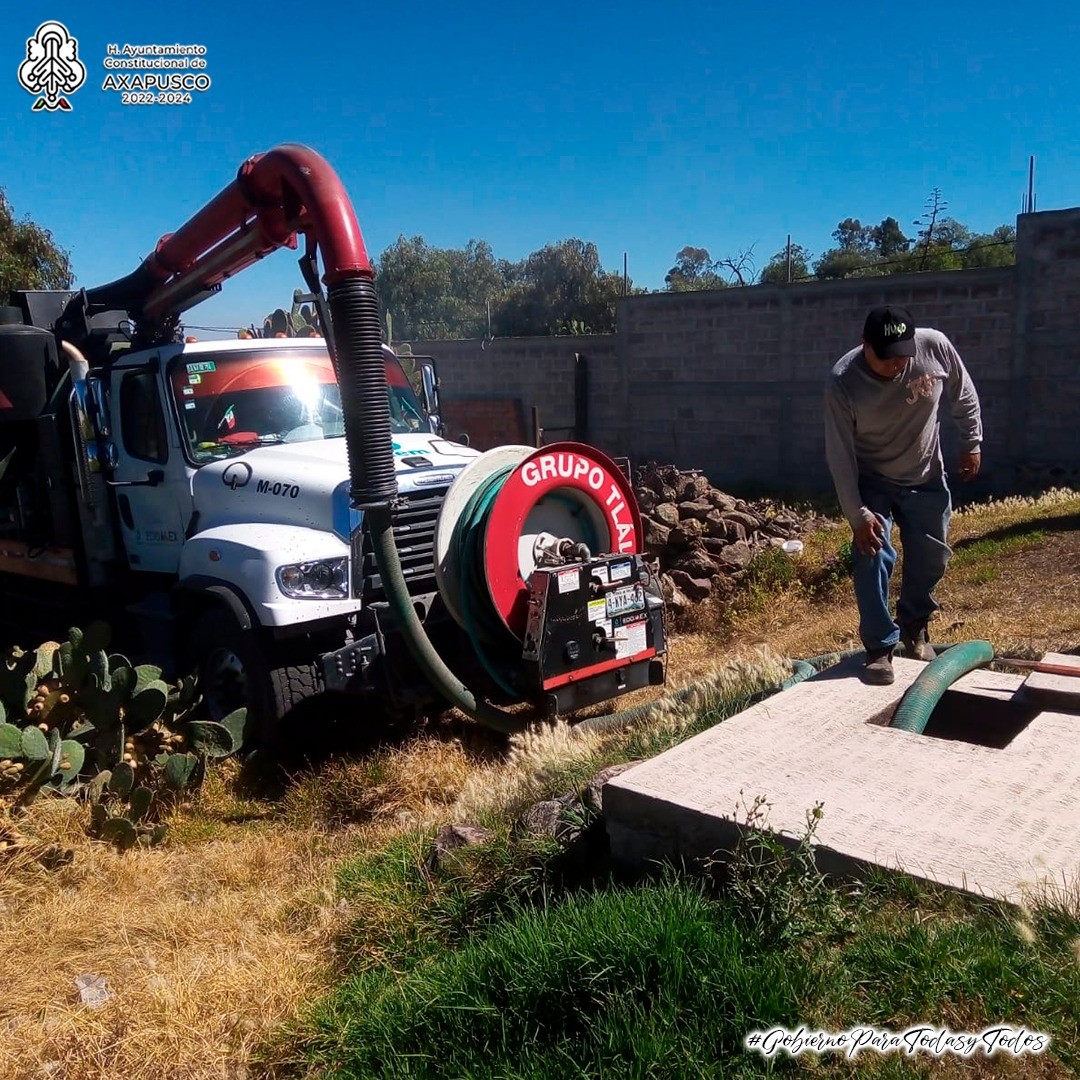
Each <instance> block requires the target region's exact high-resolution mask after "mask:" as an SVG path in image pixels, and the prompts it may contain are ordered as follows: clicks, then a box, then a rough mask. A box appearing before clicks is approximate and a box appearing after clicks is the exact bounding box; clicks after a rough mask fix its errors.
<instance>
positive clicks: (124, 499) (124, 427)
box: [109, 358, 192, 574]
mask: <svg viewBox="0 0 1080 1080" xmlns="http://www.w3.org/2000/svg"><path fill="white" fill-rule="evenodd" d="M155 361H156V358H155ZM163 385H164V384H163V381H162V377H161V374H160V371H159V365H158V364H157V363H156V362H151V363H150V364H147V365H144V366H140V367H132V368H127V369H125V368H116V369H114V370H113V372H112V379H111V388H110V389H111V393H110V404H111V407H110V408H109V413H110V414H111V416H112V429H113V430H112V431H111V432H110V433H109V435H110V441H111V442H112V445H113V447H114V448H115V449H114V450H113V452H112V453H111V455H110V456H111V458H112V461H113V467H112V469H111V473H110V476H109V486H110V487H111V488H112V490H113V493H114V495H115V498H116V509H117V515H118V517H119V519H120V528H121V533H122V535H123V538H124V548H125V550H126V552H127V557H128V563H129V564H130V566H131V568H132V569H133V570H144V571H153V572H157V573H169V574H175V573H176V571H177V568H178V567H179V565H180V550H181V548H182V547H183V546H184V530H185V529H186V527H187V522H188V520H189V519H190V517H191V510H192V502H191V486H190V484H189V482H188V478H187V472H186V467H185V464H184V460H183V456H182V455H181V453H180V450H179V448H178V447H177V446H176V445H175V440H174V439H172V438H170V437H169V423H168V419H167V416H166V412H165V407H164V395H163Z"/></svg>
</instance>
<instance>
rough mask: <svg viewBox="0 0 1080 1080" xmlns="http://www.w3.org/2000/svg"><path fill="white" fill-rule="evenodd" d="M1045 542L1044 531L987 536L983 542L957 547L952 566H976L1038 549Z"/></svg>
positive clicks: (975, 541)
mask: <svg viewBox="0 0 1080 1080" xmlns="http://www.w3.org/2000/svg"><path fill="white" fill-rule="evenodd" d="M1045 540H1046V531H1045V530H1044V529H1031V530H1030V531H1028V532H1019V533H1014V534H1012V535H1010V536H1004V537H990V536H986V537H983V538H982V539H981V540H973V541H970V542H962V543H960V544H958V545H957V548H956V551H955V552H954V553H953V557H952V559H951V565H952V567H953V568H954V569H960V568H962V567H965V566H976V565H979V564H982V563H985V562H987V561H989V560H990V559H1000V558H1001V557H1002V556H1004V555H1013V554H1015V553H1016V552H1018V551H1026V550H1027V549H1028V548H1033V547H1038V546H1039V544H1041V543H1043V541H1045Z"/></svg>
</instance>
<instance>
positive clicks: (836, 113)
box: [0, 0, 1080, 325]
mask: <svg viewBox="0 0 1080 1080" xmlns="http://www.w3.org/2000/svg"><path fill="white" fill-rule="evenodd" d="M333 7H334V5H296V4H288V5H286V4H282V3H275V2H272V0H271V2H265V3H260V4H244V3H236V4H217V5H211V4H207V3H201V2H189V3H185V4H183V5H162V7H161V8H160V9H157V10H152V9H151V8H150V6H149V5H146V4H145V3H139V4H135V3H127V2H124V3H114V4H110V5H108V6H105V5H93V6H91V5H87V4H84V5H79V4H71V3H63V2H56V3H50V4H38V3H36V2H34V3H24V4H20V5H17V6H15V7H13V8H12V9H11V10H9V11H7V12H6V14H5V18H4V20H3V30H2V31H0V33H2V35H3V37H2V38H0V116H2V117H3V121H4V127H3V133H4V138H3V139H2V140H0V186H3V187H4V188H5V189H6V190H7V194H8V197H9V199H10V200H11V202H12V203H13V204H14V206H15V209H16V212H17V213H19V214H20V215H22V214H28V215H29V216H30V217H32V218H33V219H35V220H36V221H38V222H39V223H41V224H43V225H45V226H46V227H48V228H50V229H52V231H53V232H54V234H55V236H56V237H57V239H58V240H59V241H60V242H61V243H62V244H63V245H64V246H65V247H67V248H68V249H69V250H70V252H71V255H72V261H73V264H74V268H75V272H76V275H77V278H78V283H79V284H81V285H96V284H101V283H102V282H104V281H108V280H111V279H112V278H114V277H118V276H120V275H122V274H124V273H126V272H128V271H129V270H131V269H133V268H134V267H135V266H136V265H137V264H138V262H139V261H140V260H141V259H142V257H143V256H145V255H146V254H147V253H148V252H149V251H150V250H152V248H153V246H154V244H155V242H156V241H157V239H158V237H159V236H160V235H161V234H163V233H166V232H169V231H172V230H174V229H175V228H176V227H177V226H179V225H180V224H181V223H182V222H184V221H185V220H187V218H188V217H189V216H190V215H191V214H192V213H193V212H194V211H196V210H197V209H198V208H199V207H201V206H202V205H203V204H204V203H205V202H206V201H207V200H208V199H210V198H212V197H213V195H215V194H216V193H217V192H218V191H219V190H220V189H221V188H222V187H224V186H225V185H226V184H227V183H228V182H229V181H230V180H231V179H232V178H233V177H234V176H235V173H236V170H237V168H238V167H239V165H240V163H241V162H242V161H243V160H244V158H245V157H247V156H248V155H250V154H251V153H254V152H258V151H262V150H267V149H269V148H270V147H272V146H274V145H276V144H277V143H281V142H303V143H307V144H308V145H310V146H312V147H314V148H315V149H316V150H318V151H319V152H320V153H322V154H323V155H324V156H325V157H326V158H327V159H328V160H329V161H330V163H331V164H332V165H333V166H334V168H335V169H336V170H337V171H338V173H339V175H340V176H341V178H342V180H343V181H344V184H345V186H346V189H347V190H348V191H349V193H350V195H351V196H352V198H353V202H354V205H355V206H356V210H357V216H358V219H359V222H360V226H361V229H362V231H363V233H364V238H365V241H366V243H367V246H368V249H369V251H370V252H371V254H372V256H373V257H377V256H378V254H379V253H380V252H381V251H382V250H383V249H384V248H385V247H386V246H387V245H388V244H390V243H392V242H393V241H394V240H395V238H396V237H397V236H398V235H399V234H405V235H407V236H414V235H421V236H423V237H424V238H425V239H426V240H427V241H428V243H430V244H433V245H436V246H440V247H460V246H462V245H464V244H465V243H466V242H467V241H468V240H470V239H483V240H487V241H488V242H489V243H490V244H491V245H492V247H493V248H494V251H495V254H496V255H497V256H499V257H502V258H507V259H511V260H515V259H519V258H521V257H523V256H524V255H526V254H528V253H529V252H530V251H533V250H535V249H536V248H539V247H541V246H543V245H544V244H546V243H549V242H552V241H555V240H559V239H562V238H565V237H569V236H577V237H580V238H582V239H585V240H591V241H593V242H595V243H596V244H597V246H598V247H599V249H600V254H601V258H602V260H603V262H604V265H605V266H606V267H608V268H609V269H613V270H615V269H618V270H621V268H622V259H623V253H624V252H627V253H628V257H629V270H630V276H631V277H632V278H633V280H634V281H635V283H636V284H639V285H644V286H646V287H648V288H660V287H662V286H663V278H664V274H665V272H666V271H667V269H668V268H669V267H670V266H671V264H672V262H673V259H674V256H675V253H676V252H677V251H678V250H679V249H680V248H681V247H683V246H684V245H687V244H692V245H695V246H699V247H705V248H708V250H709V251H710V252H711V253H712V255H713V256H714V257H724V256H728V255H731V254H733V253H735V252H737V251H741V250H744V249H746V248H748V247H750V246H751V245H753V246H754V255H755V258H756V261H757V265H758V267H759V268H760V267H761V266H763V265H764V264H765V262H766V261H767V260H768V258H769V257H770V256H771V255H772V254H773V253H774V252H776V251H777V250H778V249H779V248H781V247H782V246H783V244H784V241H785V237H786V236H787V234H788V233H791V235H792V238H793V240H794V241H795V242H798V243H802V244H804V245H805V246H807V247H809V248H810V249H811V250H813V251H814V252H820V251H822V250H823V249H824V248H826V247H828V246H830V244H831V240H830V233H831V232H832V230H833V229H834V228H835V226H836V223H837V222H838V221H839V220H840V219H841V218H843V217H846V216H849V215H850V216H854V217H859V218H860V219H861V220H862V221H863V222H864V223H876V222H878V221H880V220H881V219H882V218H883V217H884V216H886V215H889V214H891V215H894V216H896V217H897V218H898V219H899V220H900V222H901V225H902V226H904V227H905V228H906V229H907V231H908V234H909V235H913V233H914V231H915V230H914V227H913V226H912V225H911V222H912V220H913V219H914V218H916V217H917V216H919V214H920V213H921V211H922V207H923V204H924V202H925V200H926V198H927V195H928V194H929V192H930V190H931V189H932V188H933V187H935V186H937V187H940V188H941V189H942V191H943V192H944V195H945V198H946V200H947V201H948V204H949V209H948V212H949V213H950V214H952V215H953V216H955V217H957V218H959V219H960V220H961V221H963V222H964V223H965V224H967V225H968V226H969V227H971V228H974V229H976V230H979V231H988V230H990V229H992V228H993V227H995V226H996V225H999V224H1001V223H1003V222H1012V221H1013V219H1014V218H1015V215H1016V213H1017V211H1018V210H1019V208H1020V204H1021V198H1022V194H1023V192H1024V191H1025V190H1026V186H1027V162H1028V155H1029V154H1035V155H1036V158H1037V166H1036V168H1037V185H1036V186H1037V193H1038V205H1039V209H1052V208H1057V207H1066V206H1073V205H1077V204H1078V203H1080V65H1078V64H1077V63H1076V62H1075V56H1076V53H1077V51H1078V48H1080V32H1078V31H1080V15H1078V14H1077V11H1078V8H1077V6H1076V5H1075V4H1047V3H1043V4H1041V5H1037V6H1036V5H1028V6H1025V5H1018V4H1015V3H1008V4H1006V3H1002V2H1000V0H987V2H984V3H978V4H976V3H950V4H941V3H938V4H925V3H917V2H916V3H909V4H904V5H883V6H876V5H873V4H870V3H858V4H856V3H816V4H811V3H805V2H803V3H799V4H794V3H792V4H787V3H773V4H752V5H745V6H743V5H739V6H735V5H708V4H704V3H699V4H684V3H681V2H679V0H671V2H668V3H665V4H662V5H657V4H648V5H645V4H640V3H635V2H633V0H627V2H625V3H622V4H620V5H605V4H585V3H580V2H579V3H574V4H571V3H563V2H561V0H552V2H549V3H546V4H528V5H526V4H521V5H515V4H505V3H504V4H488V3H473V4H469V5H451V4H445V3H438V4H434V3H428V2H426V0H416V2H414V3H411V4H399V3H394V4H384V5H378V4H365V5H349V6H347V7H346V6H344V5H343V6H342V10H341V11H340V12H338V13H333ZM169 9H171V10H169ZM225 12H228V15H227V16H225V15H224V13H225ZM46 20H59V21H61V22H63V23H64V24H65V25H66V26H67V27H68V29H69V31H70V32H71V33H72V34H73V35H74V36H75V37H76V38H77V39H78V42H79V50H80V57H81V59H82V61H83V62H84V63H85V64H86V65H87V69H88V77H87V80H86V83H85V85H84V86H83V87H82V88H81V89H80V90H78V91H77V92H76V93H75V94H74V95H72V97H71V102H72V105H73V110H72V112H70V113H46V112H39V113H32V112H31V111H30V105H31V104H32V102H33V98H32V97H31V95H30V94H28V93H27V92H26V91H25V90H23V88H22V87H21V86H20V85H19V83H18V81H17V77H16V71H17V68H18V65H19V63H20V61H21V60H22V59H23V57H24V50H25V42H26V38H27V37H29V36H30V35H32V34H33V33H34V31H35V30H36V28H37V26H38V24H39V23H41V22H44V21H46ZM176 41H183V42H186V43H194V44H199V45H203V46H205V47H206V61H207V66H206V73H207V74H208V75H209V76H210V78H211V81H212V85H211V87H210V89H209V90H208V91H206V92H205V93H202V94H197V95H195V97H196V100H195V101H194V102H193V103H192V104H190V105H184V106H171V107H170V106H151V105H145V106H123V105H121V104H120V101H119V95H118V94H116V93H114V92H105V91H103V90H102V89H101V83H102V80H103V78H104V76H105V74H106V73H105V71H104V68H103V66H102V61H103V59H104V57H105V54H106V45H107V44H109V43H117V44H125V43H130V44H165V43H171V42H176ZM5 72H6V74H5ZM298 284H300V281H299V277H298V272H297V270H296V265H295V256H293V255H292V254H291V253H284V252H280V253H278V254H276V255H274V256H271V257H270V258H269V259H268V260H266V262H265V263H264V264H262V265H260V266H259V267H256V268H253V269H252V270H249V271H247V272H245V273H244V274H242V275H240V276H239V277H238V278H237V279H236V280H235V281H234V282H229V283H226V286H225V289H224V291H223V293H222V295H221V296H220V297H217V298H215V299H213V300H211V301H208V302H207V303H205V304H203V305H201V306H200V307H199V308H197V309H195V310H193V311H192V312H190V313H189V315H188V320H189V321H190V322H192V323H205V324H213V325H239V324H240V323H245V322H250V321H252V320H255V321H259V320H260V319H261V317H262V315H263V314H265V313H266V312H267V311H269V310H271V309H272V308H273V307H276V306H279V305H281V304H287V303H288V301H289V299H290V298H291V294H292V289H293V287H294V286H295V285H298Z"/></svg>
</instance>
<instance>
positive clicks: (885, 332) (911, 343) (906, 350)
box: [863, 307, 915, 360]
mask: <svg viewBox="0 0 1080 1080" xmlns="http://www.w3.org/2000/svg"><path fill="white" fill-rule="evenodd" d="M863 339H864V340H865V341H867V342H869V344H870V348H872V349H873V350H874V354H875V355H876V356H878V357H880V358H881V359H882V360H887V359H889V358H891V357H893V356H914V355H915V320H914V319H913V318H912V317H911V312H910V311H908V310H907V308H902V307H879V308H874V310H873V311H871V312H870V314H869V315H867V316H866V324H865V325H864V326H863Z"/></svg>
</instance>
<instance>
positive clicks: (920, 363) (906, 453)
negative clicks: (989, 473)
mask: <svg viewBox="0 0 1080 1080" xmlns="http://www.w3.org/2000/svg"><path fill="white" fill-rule="evenodd" d="M942 393H944V394H945V395H946V397H947V398H948V401H949V406H950V410H951V413H952V417H953V420H954V421H955V422H956V425H957V427H958V428H959V429H960V449H961V450H964V451H969V450H977V449H978V448H979V444H980V443H981V442H982V418H981V415H980V411H979V397H978V395H977V394H976V392H975V385H974V383H973V382H972V381H971V376H970V375H968V373H967V369H966V368H965V367H964V363H963V361H962V360H961V359H960V354H959V353H958V352H957V351H956V349H955V348H954V347H953V344H952V342H951V341H949V339H948V338H947V337H946V336H945V335H944V334H942V333H941V332H940V331H938V330H929V329H923V330H916V331H915V355H914V356H912V357H911V358H910V359H909V360H908V362H907V364H906V365H905V366H904V369H903V371H901V372H900V374H899V375H898V376H897V377H896V378H895V379H885V378H882V377H881V376H880V375H875V374H874V372H873V371H871V370H870V367H869V365H868V364H867V363H866V360H865V359H864V358H863V350H862V346H861V345H860V346H859V347H858V348H857V349H852V350H851V352H849V353H846V354H845V355H844V356H842V357H841V358H840V359H839V360H838V361H837V363H836V365H835V366H834V367H833V369H832V371H831V372H830V373H829V377H828V379H827V381H826V383H825V457H826V460H827V461H828V463H829V471H830V472H831V473H832V478H833V483H834V484H835V485H836V494H837V497H838V498H839V500H840V507H841V509H842V510H843V511H844V516H845V517H846V518H847V519H848V522H849V523H850V524H851V527H852V528H853V529H855V528H858V526H860V525H862V524H863V523H864V522H865V521H868V520H869V519H870V518H871V517H873V514H871V512H870V511H869V510H868V509H867V508H866V507H865V506H864V505H863V502H862V497H861V496H860V495H859V477H860V476H881V477H884V478H885V479H887V480H891V481H892V482H893V483H896V484H901V485H903V486H905V487H908V486H910V487H915V486H917V485H919V484H925V483H928V482H930V481H932V480H935V479H937V478H938V477H940V476H942V475H943V473H944V468H945V467H944V463H943V461H942V457H941V426H940V423H939V420H938V405H939V403H940V401H941V396H942Z"/></svg>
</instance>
